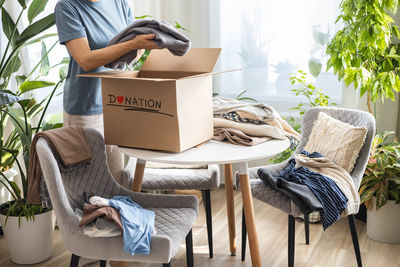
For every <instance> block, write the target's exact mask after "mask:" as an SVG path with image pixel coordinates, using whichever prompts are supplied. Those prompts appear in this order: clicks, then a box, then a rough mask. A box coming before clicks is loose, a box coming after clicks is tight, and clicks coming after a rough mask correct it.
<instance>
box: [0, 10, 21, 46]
mask: <svg viewBox="0 0 400 267" xmlns="http://www.w3.org/2000/svg"><path fill="white" fill-rule="evenodd" d="M1 22H2V26H3V32H4V34H5V35H6V37H7V39H8V40H10V42H11V46H12V47H15V43H16V40H17V39H18V38H19V32H18V29H17V27H16V25H15V23H14V21H13V20H12V18H11V16H10V15H9V14H8V12H7V10H6V9H5V8H4V7H3V8H1ZM14 31H15V32H14ZM13 32H14V35H13V37H12V38H11V36H12V34H13Z"/></svg>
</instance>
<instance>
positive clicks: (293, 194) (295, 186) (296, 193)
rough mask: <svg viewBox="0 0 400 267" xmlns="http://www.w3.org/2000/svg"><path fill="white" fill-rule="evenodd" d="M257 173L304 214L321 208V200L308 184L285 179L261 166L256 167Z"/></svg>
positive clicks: (267, 184)
mask: <svg viewBox="0 0 400 267" xmlns="http://www.w3.org/2000/svg"><path fill="white" fill-rule="evenodd" d="M257 175H258V177H259V178H260V179H261V180H262V181H263V182H264V184H265V185H266V186H268V187H271V188H273V189H275V190H277V191H279V192H281V193H282V194H284V195H285V196H287V197H288V198H289V199H290V200H292V201H293V203H295V204H296V205H297V206H298V207H299V208H300V210H301V212H303V213H304V214H305V215H307V214H310V213H311V212H312V211H315V210H318V211H320V210H322V204H321V202H320V201H319V199H318V198H317V197H316V196H315V195H314V193H313V192H312V191H311V189H310V188H308V186H306V185H303V184H299V183H297V182H294V181H288V180H285V179H284V178H282V177H280V176H279V175H273V174H272V173H271V172H270V171H268V170H267V169H263V168H260V169H258V171H257Z"/></svg>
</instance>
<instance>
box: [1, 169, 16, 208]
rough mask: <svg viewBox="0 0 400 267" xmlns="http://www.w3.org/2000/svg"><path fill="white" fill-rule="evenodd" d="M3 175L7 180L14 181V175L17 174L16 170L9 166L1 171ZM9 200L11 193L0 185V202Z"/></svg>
mask: <svg viewBox="0 0 400 267" xmlns="http://www.w3.org/2000/svg"><path fill="white" fill-rule="evenodd" d="M3 174H4V176H5V177H7V179H8V180H11V181H14V177H15V176H16V175H17V174H18V171H17V170H15V169H13V168H11V169H8V170H6V171H5V172H3ZM10 200H11V194H10V193H9V192H8V191H7V189H6V188H5V187H4V186H0V204H2V203H5V202H8V201H10Z"/></svg>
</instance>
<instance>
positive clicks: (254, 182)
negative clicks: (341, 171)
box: [236, 107, 375, 217]
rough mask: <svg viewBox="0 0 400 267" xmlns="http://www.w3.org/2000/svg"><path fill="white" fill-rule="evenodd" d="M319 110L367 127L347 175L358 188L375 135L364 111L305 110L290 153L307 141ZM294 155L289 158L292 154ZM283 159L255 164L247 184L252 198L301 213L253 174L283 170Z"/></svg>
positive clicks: (286, 211)
mask: <svg viewBox="0 0 400 267" xmlns="http://www.w3.org/2000/svg"><path fill="white" fill-rule="evenodd" d="M319 112H325V113H327V114H328V115H329V116H331V117H333V118H335V119H337V120H341V121H343V122H346V123H349V124H351V125H354V126H365V127H366V128H367V130H368V132H367V137H366V138H365V143H364V145H363V147H362V148H361V151H360V153H359V156H358V158H357V161H356V164H355V166H354V169H353V171H352V173H351V177H352V178H353V181H354V184H355V186H356V188H359V186H360V183H361V179H362V177H363V174H364V171H365V167H366V166H367V163H368V158H369V154H370V150H371V145H372V140H373V137H374V135H375V118H374V117H373V116H372V115H371V114H370V113H367V112H364V111H359V110H351V109H344V108H336V107H317V108H312V109H310V110H308V111H307V112H306V113H305V114H304V116H303V120H302V123H301V134H302V136H301V139H300V142H299V145H298V147H297V149H296V151H295V153H294V154H297V153H300V152H301V150H302V149H303V148H304V146H305V145H306V144H307V141H308V139H309V136H310V133H311V130H312V127H313V123H314V121H315V120H316V119H317V118H318V113H319ZM294 154H293V155H292V157H290V159H291V158H293V157H294ZM290 159H288V160H286V161H285V162H282V163H279V164H274V165H267V166H263V167H256V168H250V169H249V174H250V176H249V178H250V186H251V191H252V195H253V197H255V198H256V199H259V200H261V201H263V202H265V203H267V204H269V205H271V206H273V207H275V208H278V209H280V210H282V211H284V212H285V213H288V214H291V215H294V216H296V217H297V216H300V215H302V214H303V213H302V212H301V211H300V208H299V207H297V206H296V205H295V204H294V203H293V202H292V201H290V200H289V198H287V197H286V196H284V195H283V194H282V193H280V192H278V191H276V190H273V189H272V188H269V187H267V186H266V185H265V184H264V183H263V182H262V181H261V180H260V179H259V178H258V175H257V170H258V169H259V168H266V169H267V170H269V171H272V172H273V173H276V174H277V173H279V171H281V170H282V169H284V168H285V167H286V166H287V165H288V162H289V160H290ZM236 180H237V184H239V183H238V182H239V177H238V176H237V177H236Z"/></svg>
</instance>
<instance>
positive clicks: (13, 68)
mask: <svg viewBox="0 0 400 267" xmlns="http://www.w3.org/2000/svg"><path fill="white" fill-rule="evenodd" d="M21 64H22V63H21V60H20V59H19V56H18V54H17V55H15V56H13V57H12V58H11V60H10V61H9V62H8V64H7V65H6V67H5V68H4V72H3V78H5V77H10V76H11V74H13V73H15V72H17V71H18V70H19V68H20V67H21Z"/></svg>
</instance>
